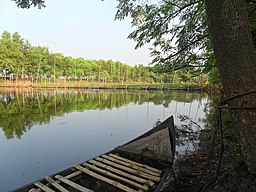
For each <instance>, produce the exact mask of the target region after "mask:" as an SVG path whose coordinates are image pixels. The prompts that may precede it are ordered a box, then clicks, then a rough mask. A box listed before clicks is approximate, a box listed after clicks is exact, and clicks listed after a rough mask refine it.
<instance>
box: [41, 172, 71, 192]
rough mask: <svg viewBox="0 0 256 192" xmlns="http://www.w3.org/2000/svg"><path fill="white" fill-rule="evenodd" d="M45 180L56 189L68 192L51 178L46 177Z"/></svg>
mask: <svg viewBox="0 0 256 192" xmlns="http://www.w3.org/2000/svg"><path fill="white" fill-rule="evenodd" d="M45 180H46V181H48V182H49V183H50V184H51V185H52V186H54V187H55V188H56V189H58V190H59V191H61V192H68V190H67V189H65V188H64V187H62V186H61V185H60V184H59V182H57V181H58V180H57V181H54V180H53V179H52V178H51V177H48V176H47V177H45Z"/></svg>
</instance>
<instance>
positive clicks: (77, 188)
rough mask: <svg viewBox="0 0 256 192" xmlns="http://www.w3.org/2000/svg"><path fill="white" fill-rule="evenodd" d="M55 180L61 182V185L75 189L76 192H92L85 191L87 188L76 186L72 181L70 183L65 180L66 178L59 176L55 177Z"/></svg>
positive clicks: (89, 191) (90, 191)
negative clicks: (64, 184)
mask: <svg viewBox="0 0 256 192" xmlns="http://www.w3.org/2000/svg"><path fill="white" fill-rule="evenodd" d="M55 178H56V179H58V180H60V181H61V182H63V183H66V184H67V185H69V186H71V187H73V188H75V189H76V190H78V191H82V192H93V191H92V190H90V189H87V188H85V187H83V186H81V185H78V184H77V183H74V182H73V181H70V180H68V179H66V178H64V177H62V176H61V175H56V176H55Z"/></svg>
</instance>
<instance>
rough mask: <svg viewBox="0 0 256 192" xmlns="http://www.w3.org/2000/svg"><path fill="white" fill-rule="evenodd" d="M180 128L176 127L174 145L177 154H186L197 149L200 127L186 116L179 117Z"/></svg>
mask: <svg viewBox="0 0 256 192" xmlns="http://www.w3.org/2000/svg"><path fill="white" fill-rule="evenodd" d="M178 118H179V119H180V121H181V122H182V124H181V126H176V145H177V147H179V148H180V150H179V151H178V153H181V154H183V153H188V152H191V151H193V150H195V149H196V148H197V146H198V145H197V144H198V142H199V133H200V131H201V130H202V128H201V126H200V125H199V124H198V123H197V122H195V121H193V120H192V119H191V118H190V117H189V116H187V115H179V116H178Z"/></svg>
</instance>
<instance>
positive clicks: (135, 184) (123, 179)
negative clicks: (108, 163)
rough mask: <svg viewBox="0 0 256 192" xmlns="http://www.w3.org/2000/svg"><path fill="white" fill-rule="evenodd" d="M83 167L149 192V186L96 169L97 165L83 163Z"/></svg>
mask: <svg viewBox="0 0 256 192" xmlns="http://www.w3.org/2000/svg"><path fill="white" fill-rule="evenodd" d="M83 165H84V166H86V167H88V168H90V169H92V170H94V171H97V172H99V173H101V174H103V175H106V176H109V177H112V178H114V179H117V180H120V181H123V182H125V183H127V184H129V185H131V186H133V187H136V188H138V189H143V190H144V191H147V190H148V186H147V185H141V184H139V183H136V182H134V181H131V180H129V179H126V178H124V177H121V176H118V175H115V174H113V173H111V172H109V171H106V170H103V169H101V168H98V167H96V166H95V165H91V164H89V163H83Z"/></svg>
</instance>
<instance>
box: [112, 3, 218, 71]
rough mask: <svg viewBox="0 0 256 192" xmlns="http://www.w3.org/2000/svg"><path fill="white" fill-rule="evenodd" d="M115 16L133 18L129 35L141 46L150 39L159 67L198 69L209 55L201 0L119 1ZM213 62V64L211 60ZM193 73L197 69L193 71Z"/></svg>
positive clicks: (167, 69)
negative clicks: (132, 30) (133, 28)
mask: <svg viewBox="0 0 256 192" xmlns="http://www.w3.org/2000/svg"><path fill="white" fill-rule="evenodd" d="M118 2H119V5H118V7H117V8H118V10H117V14H116V19H124V18H125V17H127V16H130V17H131V18H132V25H133V26H135V27H136V29H135V31H134V32H132V33H131V34H130V35H129V38H131V39H134V40H135V41H136V42H137V45H136V47H141V46H143V45H144V44H146V43H149V42H151V43H152V44H153V48H152V51H151V55H152V56H154V60H153V63H157V64H158V65H160V67H161V69H162V70H165V71H169V72H171V71H173V70H175V69H180V68H184V67H197V68H198V69H201V68H202V69H201V70H200V71H197V72H201V71H202V70H203V68H204V67H205V65H206V62H207V59H208V57H209V54H210V53H212V52H211V49H210V50H209V49H208V47H209V38H208V29H207V25H206V13H205V5H204V2H203V1H200V0H191V1H175V0H171V1H147V0H144V1H133V0H118ZM211 65H214V63H211ZM195 72H196V71H195Z"/></svg>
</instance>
